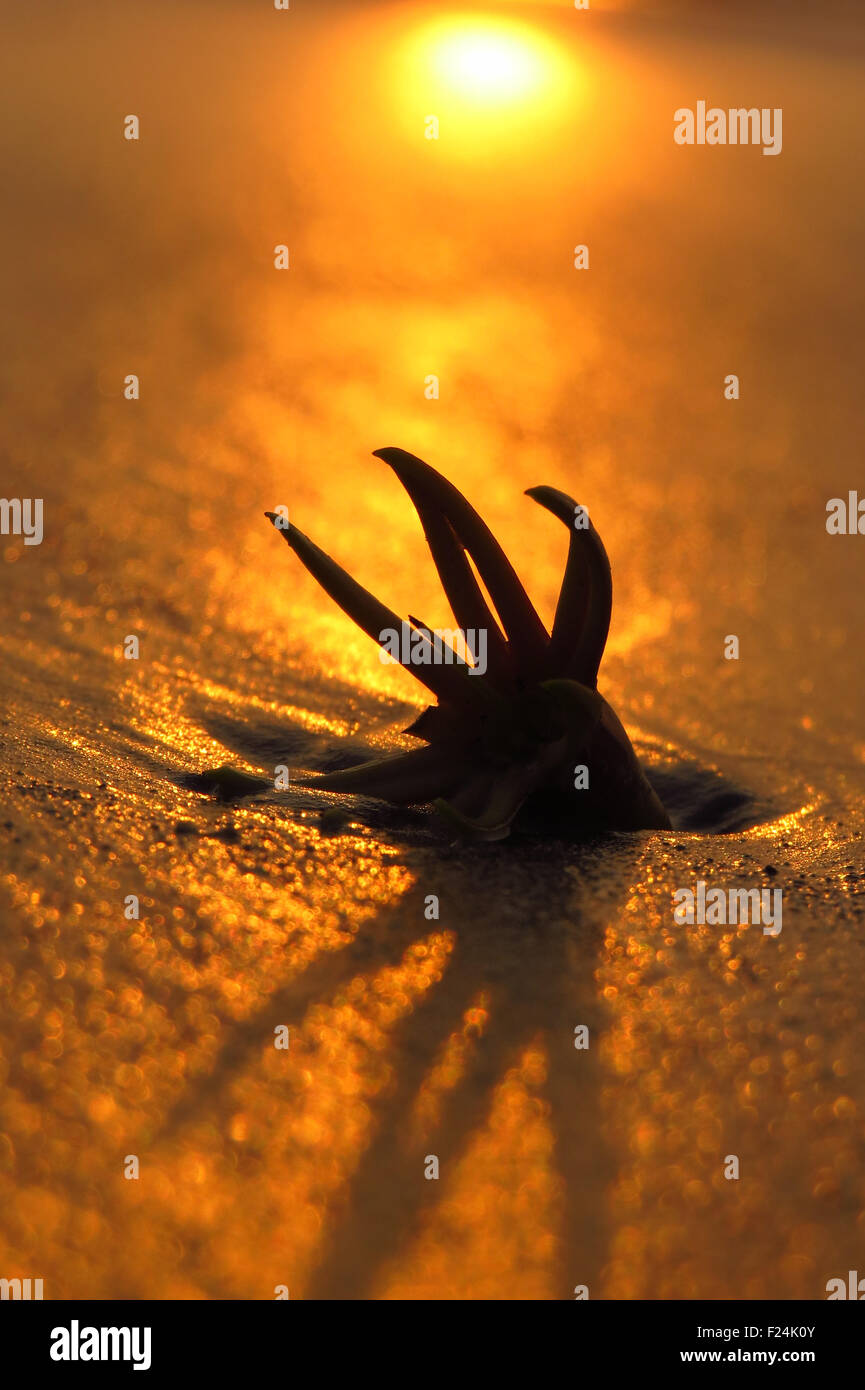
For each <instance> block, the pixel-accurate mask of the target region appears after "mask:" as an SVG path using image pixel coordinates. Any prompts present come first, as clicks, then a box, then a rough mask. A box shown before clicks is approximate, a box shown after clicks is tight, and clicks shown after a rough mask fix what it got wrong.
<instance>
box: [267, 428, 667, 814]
mask: <svg viewBox="0 0 865 1390" xmlns="http://www.w3.org/2000/svg"><path fill="white" fill-rule="evenodd" d="M373 456H374V457H375V458H379V459H381V460H382V461H383V462H384V463H386V464H388V465H389V466H390V467H391V468H393V469H394V471H395V472H396V474H397V476H398V477H399V479H400V481H401V482H402V484H403V486H404V487H405V488H406V490H407V491H408V493H409V496H410V497H411V500H412V501H413V502H414V504H415V507H416V509H417V510H418V513H419V515H420V517H421V521H422V523H423V526H424V531H425V532H426V534H427V540H428V542H429V544H430V548H431V550H432V552H433V559H434V561H435V563H436V567H437V569H438V570H439V575H440V578H441V580H442V584H443V587H444V588H445V592H446V593H447V595H448V598H450V599H451V602H452V605H453V603H454V596H455V597H456V599H457V601H458V602H459V604H460V607H461V611H462V612H463V613H465V612H471V613H473V614H478V615H481V616H482V615H483V614H484V612H489V610H488V608H487V605H486V601H485V599H484V598H483V596H482V594H481V591H480V589H478V590H477V593H475V590H474V588H473V587H472V586H475V587H476V585H477V581H476V579H475V578H474V575H473V573H472V571H471V570H470V568H469V563H468V559H467V558H466V557H467V556H468V557H470V558H471V560H473V561H474V562H475V565H476V567H477V570H478V572H479V573H480V576H481V579H482V580H483V581H484V583H485V584H486V586H487V591H488V593H489V594H490V597H491V598H492V600H493V603H494V604H495V606H496V609H497V610H498V611H499V613H500V615H501V618H502V621H503V623H504V626H505V630H506V631H505V635H504V636H503V635H502V633H501V631H499V630H498V629H497V630H496V632H495V635H493V633H492V632H489V633H488V634H487V636H488V638H489V643H490V670H489V674H482V673H481V674H478V672H477V668H476V667H475V668H469V667H467V666H466V665H465V663H464V662H462V661H460V659H459V657H458V656H457V654H456V653H455V652H453V650H452V646H451V645H450V644H449V643H447V642H444V641H441V642H439V641H436V643H435V646H434V648H433V649H432V651H431V644H430V641H429V638H430V637H431V636H432V635H433V633H434V630H433V629H429V628H427V625H426V624H425V623H421V622H420V621H419V620H418V619H417V618H415V617H413V616H412V617H410V620H409V621H410V624H411V627H412V628H413V629H414V632H415V634H416V635H417V637H418V639H419V642H418V645H417V649H416V650H414V651H412V652H410V653H409V655H408V656H407V657H405V656H404V657H403V658H402V660H401V664H403V665H404V666H409V667H410V668H411V669H412V674H414V675H415V676H417V678H418V679H419V680H421V681H422V682H423V683H424V684H425V685H427V687H428V688H429V689H430V690H432V692H433V693H434V694H436V695H437V697H438V699H439V704H438V705H434V706H430V707H429V709H428V710H427V711H425V712H424V714H422V715H421V716H420V717H419V718H418V719H417V720H416V721H415V723H414V724H413V725H412V726H410V729H409V732H411V733H414V734H415V736H416V737H420V738H422V739H424V741H425V742H426V744H427V747H426V749H425V750H423V754H422V755H416V754H409V755H404V756H403V757H400V758H396V759H393V760H391V759H386V760H384V761H383V762H374V763H371V764H368V765H365V766H364V767H363V768H358V769H352V771H351V772H349V773H347V774H332V775H330V776H327V775H326V776H325V777H321V778H315V779H313V780H312V781H311V782H309V783H308V785H313V786H315V785H318V786H319V787H321V788H322V789H327V790H337V787H338V789H339V790H341V791H345V792H349V791H351V792H354V793H356V794H357V793H360V794H361V795H367V796H373V797H378V798H380V799H382V800H385V801H391V802H392V803H394V804H399V805H406V804H412V803H414V804H430V803H432V805H433V806H434V808H435V810H436V811H437V812H438V813H439V814H440V815H441V816H442V817H443V819H444V820H445V821H446V822H447V823H448V824H449V825H450V827H451V828H452V829H456V830H457V831H458V832H459V834H460V835H462V836H464V837H466V838H468V839H470V840H474V841H496V840H501V839H504V838H505V837H506V836H507V835H508V833H509V831H510V828H511V825H512V822H513V821H514V819H515V818H516V817H517V816H518V815H519V813H520V810H521V808H522V806H523V803H524V802H525V800H526V798H527V797H528V796H529V795H531V797H532V798H536V797H541V798H543V797H544V796H545V795H548V796H549V799H550V801H551V803H554V804H555V805H556V806H557V807H559V806H560V805H561V801H562V798H561V793H562V788H563V787H567V786H573V787H574V788H575V789H574V790H572V791H570V792H569V796H570V798H571V799H572V800H573V802H574V806H573V812H572V815H571V813H569V812H568V811H567V809H566V810H565V811H564V812H562V815H563V817H564V826H563V829H564V831H565V833H571V832H570V831H569V826H570V825H571V822H573V826H574V827H579V829H577V828H574V829H573V831H572V833H573V834H574V835H575V836H577V835H578V836H580V837H582V836H583V835H585V834H586V833H591V832H592V830H593V828H594V829H601V828H602V829H605V830H610V829H627V830H634V829H640V828H643V829H655V828H657V826H658V825H659V823H661V822H662V819H665V813H664V812H663V808H662V807H661V806H660V803H658V802H657V798H656V797H655V796H654V793H652V794H651V796H649V795H648V793H649V791H650V789H649V786H648V783H647V782H646V780H645V775H644V774H643V773H642V770H641V768H640V766H639V763H638V760H637V756H636V753H635V752H634V749H633V747H632V746H631V743H630V741H629V740H628V737H627V735H626V734H625V731H624V729H623V728H622V726H621V723H620V721H619V720H618V719H617V718H616V716H615V713H614V712H613V710H612V709H611V708H610V706H609V705H608V704H607V702H606V701H605V700H604V699H603V698H602V696H600V695H599V694H598V692H597V690H596V689H595V685H596V679H597V667H598V664H599V663H600V658H601V655H602V652H603V644H604V642H605V640H606V631H607V627H608V625H609V610H610V603H611V584H610V570H609V561H608V559H607V555H606V551H605V550H604V547H603V543H602V542H601V539H600V537H599V536H598V534H597V531H596V530H595V528H594V527H593V526H592V524H591V522H588V524H587V525H583V526H578V525H576V524H575V523H574V517H575V514H576V513H577V512H578V511H580V510H585V509H581V508H579V507H578V506H577V503H575V502H574V500H573V499H572V498H571V497H569V496H568V495H567V494H566V493H564V492H562V491H560V490H559V489H558V488H554V487H550V486H546V485H542V486H537V487H531V488H526V489H525V496H527V497H530V498H531V499H532V500H533V501H534V502H537V503H538V504H539V505H540V506H542V507H544V508H545V510H547V511H549V512H551V513H552V514H553V515H554V516H556V517H558V519H559V520H561V521H563V522H564V523H565V524H566V525H567V526H568V527H569V529H571V546H570V549H569V552H568V563H567V566H566V569H565V575H564V578H563V580H562V586H561V593H560V596H559V605H558V608H557V611H556V621H555V623H554V626H553V632H552V634H551V635H549V636H548V635H547V633H546V630H545V629H544V627H543V625H542V624H541V622H540V619H539V618H538V616H537V613H536V612H535V609H534V607H533V606H532V604H531V601H530V600H529V598H528V596H527V594H526V593H525V590H524V589H523V588H522V585H521V584H520V581H519V579H518V578H517V576H516V573H515V571H514V570H513V567H512V566H511V565H510V562H509V561H508V560H507V557H506V556H505V555H504V552H503V551H502V550H501V547H500V546H499V544H498V542H497V541H496V540H495V537H494V536H493V535H492V533H491V532H490V531H489V529H488V528H487V526H486V525H485V524H484V522H483V521H482V519H481V518H480V517H479V516H478V514H477V512H475V511H474V509H473V508H472V507H471V505H470V504H469V503H468V502H467V501H466V499H465V498H464V497H463V496H462V494H461V493H460V492H458V491H457V489H456V488H455V487H454V486H453V484H451V483H449V482H448V481H447V480H446V479H445V478H444V477H442V475H441V474H440V473H437V472H436V471H435V469H433V468H431V467H430V465H429V464H427V463H424V461H423V460H422V459H420V458H418V457H417V456H416V455H414V454H410V453H408V452H407V451H406V450H404V449H400V448H398V447H396V446H393V445H388V446H386V447H385V448H381V449H374V450H373ZM264 515H265V516H266V517H267V519H268V521H270V522H271V524H272V525H273V526H274V527H275V528H276V529H277V530H279V531H280V532H281V533H282V535H283V536H284V538H285V539H286V541H289V534H288V530H289V528H288V526H287V525H285V524H284V518H283V517H282V516H281V515H280V514H279V513H277V512H272V511H269V512H265V513H264ZM586 519H587V520H588V512H587V511H586ZM449 537H450V539H448V538H449ZM289 543H290V544H291V548H292V549H293V550H294V551H295V553H296V554H298V556H299V558H300V559H301V561H302V563H303V564H304V565H305V566H306V567H307V568H308V569H309V570H310V572H311V573H312V574H313V575H314V577H315V578H316V579H317V580H318V582H319V583H320V584H321V585H322V587H323V588H324V589H325V590H326V592H328V593H329V594H330V595H331V597H332V598H334V599H335V600H336V602H337V603H339V604H340V607H342V608H343V610H344V611H345V612H347V613H348V614H349V616H350V617H351V618H352V619H353V620H354V621H355V622H356V623H358V625H359V626H361V627H362V628H363V629H364V631H366V632H367V633H369V634H370V635H372V636H375V637H376V640H377V641H379V642H380V643H381V636H380V634H378V632H377V628H378V626H380V625H381V624H382V623H383V622H384V620H385V618H386V619H387V620H388V622H387V625H388V626H393V625H395V624H399V619H397V618H396V616H395V615H394V614H392V613H390V610H388V609H386V608H385V606H384V605H383V604H380V603H379V602H378V600H376V599H374V598H373V596H372V595H370V594H368V593H367V591H366V590H363V589H361V587H360V586H359V585H358V584H357V583H356V581H354V580H353V579H352V578H351V576H350V575H348V574H347V572H346V571H344V570H342V569H341V568H340V567H339V566H338V565H336V564H335V562H334V561H332V560H330V559H329V557H328V556H326V555H325V554H324V552H323V551H319V550H318V547H316V546H314V545H313V544H312V543H311V542H310V541H308V540H307V539H306V538H305V537H304V536H303V534H302V532H298V531H295V532H294V536H293V538H292V540H291V541H289ZM459 556H462V560H461V561H460V560H459ZM467 576H468V578H467ZM455 611H456V609H455ZM463 621H465V618H463ZM489 623H490V625H492V624H493V623H494V619H493V618H492V616H491V615H490V618H489ZM406 626H408V625H406ZM374 629H375V630H374ZM480 631H481V629H480V628H479V629H478V633H474V632H473V633H472V638H473V640H475V641H476V642H477V639H478V634H479V632H480ZM424 638H426V639H427V640H426V641H424ZM420 653H422V655H421V654H420ZM431 658H432V660H433V661H440V662H441V663H443V664H441V665H440V666H439V667H438V669H432V668H431V666H430V661H431ZM416 666H417V667H418V668H419V669H416ZM470 673H471V674H470ZM419 752H420V750H419ZM575 759H576V760H577V761H579V762H580V763H581V764H586V765H587V767H588V770H589V777H588V779H587V781H586V782H584V783H580V789H576V788H577V783H576V782H575V781H574V778H573V772H574V767H573V764H574V761H575ZM593 766H594V768H595V772H594V774H593V773H592V767H593ZM589 787H591V788H592V789H593V790H592V791H589ZM635 793H636V794H635ZM565 801H566V802H567V797H566V798H565ZM643 801H645V804H646V806H647V808H648V809H647V810H646V811H645V814H643V811H642V810H641V809H640V805H639V804H637V805H635V802H636V803H641V802H643ZM659 813H660V814H659ZM557 814H558V811H557ZM635 822H636V823H635Z"/></svg>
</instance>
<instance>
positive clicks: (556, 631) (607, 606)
mask: <svg viewBox="0 0 865 1390" xmlns="http://www.w3.org/2000/svg"><path fill="white" fill-rule="evenodd" d="M526 496H527V497H531V499H532V501H533V502H537V503H538V504H539V506H541V507H545V508H546V510H547V511H548V512H552V514H553V516H556V517H558V519H559V521H561V522H564V524H565V526H567V527H568V529H569V531H570V535H571V539H570V544H569V546H568V559H567V563H566V565H565V573H564V577H563V579H562V587H561V589H560V590H559V600H558V603H557V605H556V616H555V619H554V620H553V632H552V636H551V638H550V646H549V658H548V659H549V669H550V671H551V672H552V673H554V674H556V675H561V676H569V677H572V678H573V679H574V680H578V681H580V682H581V683H582V684H583V685H588V686H590V687H592V688H594V687H595V686H596V685H597V683H598V668H599V667H600V664H601V657H602V656H603V654H604V647H605V646H606V644H607V634H608V632H609V630H610V614H611V611H612V606H613V579H612V574H611V572H610V561H609V558H608V556H607V552H606V550H605V549H604V543H603V541H602V540H601V538H600V536H599V535H598V533H597V531H596V530H595V528H594V526H593V525H592V522H591V520H589V524H588V526H587V527H585V528H583V527H577V526H575V525H574V521H575V517H576V513H577V511H578V506H577V503H576V502H575V501H574V499H573V498H572V497H569V496H568V495H567V493H566V492H560V491H559V489H558V488H553V487H532V488H529V489H528V490H527V492H526Z"/></svg>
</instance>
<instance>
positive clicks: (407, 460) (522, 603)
mask: <svg viewBox="0 0 865 1390" xmlns="http://www.w3.org/2000/svg"><path fill="white" fill-rule="evenodd" d="M373 453H374V456H375V457H376V458H380V459H382V460H383V461H384V462H385V463H387V464H389V465H390V467H391V468H392V469H393V470H394V472H395V473H396V475H397V477H398V478H399V480H400V482H401V483H402V485H403V487H404V488H405V489H406V491H407V492H408V494H409V496H410V497H411V499H412V501H413V502H414V504H415V506H416V507H417V508H418V512H419V514H420V506H418V504H419V503H420V504H421V505H422V506H424V507H426V508H427V510H429V509H430V508H438V509H439V510H440V511H441V512H443V513H444V516H445V517H446V518H447V521H448V522H449V523H450V526H451V529H452V531H453V534H454V537H455V539H456V541H457V543H458V546H459V547H461V549H462V550H463V551H467V552H468V554H469V555H470V556H471V558H472V559H473V560H474V562H475V564H476V565H477V568H478V572H479V574H480V576H481V579H482V580H483V581H484V584H485V585H486V587H487V590H488V591H489V594H490V597H491V599H492V601H493V603H494V604H495V606H496V611H497V612H498V615H499V617H500V618H501V622H502V626H503V627H504V630H505V633H506V634H507V637H508V641H509V642H510V645H511V648H512V651H513V657H514V667H515V670H516V672H517V674H520V675H530V674H531V673H533V672H534V671H535V670H536V669H537V667H538V664H539V663H540V662H542V661H544V659H545V655H546V651H547V648H548V645H549V635H548V633H547V631H546V628H545V627H544V625H543V623H542V622H541V620H540V618H539V617H538V615H537V613H536V612H535V609H534V607H533V605H532V602H531V599H530V598H529V596H528V594H527V593H526V591H525V589H524V588H523V586H522V584H521V583H520V580H519V577H518V576H517V573H516V570H515V569H514V567H513V565H512V564H511V563H510V561H509V560H508V558H507V556H506V555H505V553H504V551H503V550H502V548H501V546H500V545H499V543H498V541H497V540H496V538H495V536H494V535H493V533H492V531H490V529H489V527H488V526H487V525H486V522H484V521H483V520H482V519H481V517H480V516H478V513H477V512H476V511H475V509H474V507H472V506H471V505H470V503H469V502H467V501H466V499H465V497H463V495H462V493H461V492H459V491H458V490H457V488H455V487H454V486H453V484H452V483H449V482H448V481H447V479H446V478H443V477H442V476H441V474H440V473H437V472H436V470H435V469H434V468H431V467H430V466H429V464H428V463H424V462H423V460H422V459H419V458H416V457H415V455H414V454H409V453H407V452H406V451H405V449H395V448H387V449H375V450H374V451H373ZM421 520H422V521H423V517H421ZM440 539H441V537H440V535H439V536H437V537H436V542H437V544H439V542H440ZM430 548H431V549H432V544H431V545H430ZM442 553H444V552H442ZM450 553H451V554H452V551H451V552H450ZM433 559H436V556H435V552H433ZM436 563H438V561H436ZM465 570H467V571H468V573H469V575H471V570H470V569H469V567H468V564H467V563H465V569H464V570H463V571H462V577H463V581H464V575H465ZM439 573H441V570H440V571H439ZM454 577H457V576H456V575H454ZM450 578H451V576H450V575H449V576H448V582H450ZM472 579H474V576H472ZM474 582H475V587H477V582H476V581H474ZM442 583H445V576H444V574H442ZM468 593H469V590H468V588H465V589H464V594H463V593H461V595H460V602H461V603H462V601H463V597H464V596H467V595H468ZM478 596H480V598H481V601H482V602H483V596H482V595H481V594H480V590H479V589H478V595H473V596H472V602H473V604H474V605H477V597H478ZM448 597H449V598H450V597H451V595H450V593H449V592H448ZM483 609H484V611H485V612H486V613H487V615H488V617H489V610H488V608H487V606H486V603H483ZM477 611H480V610H479V609H477ZM457 621H461V619H459V618H458V619H457ZM481 625H482V626H483V624H481ZM471 626H477V623H473V624H471ZM490 631H491V632H492V628H491V629H490Z"/></svg>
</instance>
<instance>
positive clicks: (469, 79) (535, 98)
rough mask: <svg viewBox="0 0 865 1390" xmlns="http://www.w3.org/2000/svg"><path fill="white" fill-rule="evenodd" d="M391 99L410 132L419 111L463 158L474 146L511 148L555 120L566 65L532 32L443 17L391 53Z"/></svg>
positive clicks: (567, 93)
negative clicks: (394, 59)
mask: <svg viewBox="0 0 865 1390" xmlns="http://www.w3.org/2000/svg"><path fill="white" fill-rule="evenodd" d="M398 65H399V76H398V81H397V85H396V91H397V95H398V99H399V100H400V102H401V103H404V106H405V110H406V114H408V112H409V110H411V111H412V112H413V113H415V114H413V115H412V120H413V122H414V123H415V124H414V128H415V129H416V128H417V125H416V121H417V116H416V112H417V109H418V104H419V103H420V104H421V105H422V106H423V111H424V113H425V114H426V113H431V114H434V115H435V116H436V117H438V118H439V119H440V122H441V124H442V126H443V127H445V131H446V133H445V136H444V137H443V138H445V139H447V138H449V137H453V139H452V143H453V144H454V146H455V149H456V148H459V149H460V150H461V151H462V152H466V153H468V152H469V151H470V150H471V149H473V148H474V149H476V148H477V146H478V144H479V143H483V144H484V145H489V144H495V143H496V141H497V140H499V141H502V142H505V143H511V144H513V142H514V136H515V131H518V129H519V127H520V126H526V127H527V129H528V130H532V129H537V127H538V126H539V125H540V124H543V123H546V122H548V121H549V120H550V119H552V118H555V117H558V116H561V114H562V112H563V111H564V109H566V107H567V105H568V102H569V100H570V97H571V94H572V87H573V76H574V73H573V65H572V63H571V59H570V56H569V54H568V53H567V52H566V51H563V49H562V46H561V45H560V44H557V43H556V42H555V40H554V39H553V38H552V37H551V36H550V35H548V34H546V33H544V32H543V30H541V29H540V28H538V27H535V26H533V25H531V24H528V23H523V22H522V21H520V20H514V19H501V18H498V17H492V16H489V15H478V16H468V15H450V16H445V17H439V18H436V19H434V20H432V21H429V22H427V23H425V24H421V25H418V26H417V27H416V28H414V29H413V30H412V31H411V33H410V34H408V35H407V37H406V40H405V41H404V43H403V45H402V46H401V47H400V49H399V52H398Z"/></svg>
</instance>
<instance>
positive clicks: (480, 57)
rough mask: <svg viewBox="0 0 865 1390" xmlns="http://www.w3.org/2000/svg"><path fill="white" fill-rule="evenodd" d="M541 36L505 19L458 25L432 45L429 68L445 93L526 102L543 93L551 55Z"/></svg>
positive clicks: (480, 99) (445, 30)
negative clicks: (450, 92)
mask: <svg viewBox="0 0 865 1390" xmlns="http://www.w3.org/2000/svg"><path fill="white" fill-rule="evenodd" d="M546 48H547V45H545V44H544V43H543V42H542V41H541V40H539V38H538V36H537V34H536V33H535V32H534V31H532V30H530V29H528V28H527V27H526V26H523V25H516V24H512V23H502V22H501V21H500V20H474V21H469V22H467V21H465V20H455V21H453V20H452V21H450V23H449V24H446V25H442V26H441V33H440V35H439V36H438V37H437V38H433V39H432V42H431V44H430V69H431V72H432V74H433V75H434V76H435V77H436V78H437V79H438V81H439V82H440V83H441V84H442V88H443V89H445V90H451V91H453V92H454V93H456V94H457V95H459V96H460V97H462V98H464V99H465V98H467V99H469V100H476V101H478V102H489V101H502V102H511V101H521V100H525V99H526V98H527V97H529V96H531V95H532V94H534V93H537V92H539V91H540V90H541V89H542V87H543V84H544V79H545V77H548V76H549V74H550V66H551V62H550V54H549V52H547V51H545V50H546Z"/></svg>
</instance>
